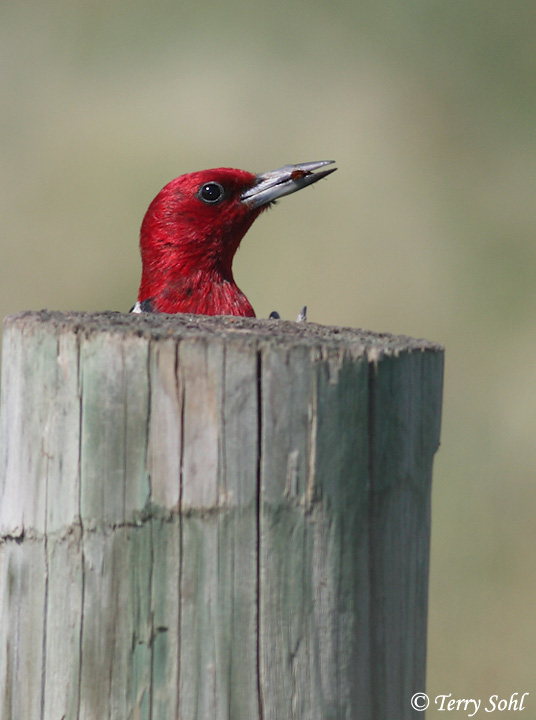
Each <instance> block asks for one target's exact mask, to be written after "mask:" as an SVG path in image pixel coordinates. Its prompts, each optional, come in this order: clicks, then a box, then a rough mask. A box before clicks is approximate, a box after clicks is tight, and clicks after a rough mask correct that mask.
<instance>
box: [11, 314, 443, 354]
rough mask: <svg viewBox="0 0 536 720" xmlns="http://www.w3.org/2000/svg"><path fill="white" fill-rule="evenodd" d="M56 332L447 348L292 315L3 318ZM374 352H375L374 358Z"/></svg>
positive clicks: (369, 350)
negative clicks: (285, 317) (274, 317)
mask: <svg viewBox="0 0 536 720" xmlns="http://www.w3.org/2000/svg"><path fill="white" fill-rule="evenodd" d="M43 326H47V328H48V329H49V330H50V332H52V333H54V334H62V333H65V332H67V333H75V334H79V335H81V336H84V337H89V336H92V335H95V334H98V333H111V334H117V335H124V336H128V335H131V336H132V335H133V336H136V337H144V338H147V339H151V340H163V339H175V340H185V339H194V338H202V337H203V338H206V339H209V338H214V337H220V338H221V339H225V340H226V341H232V340H233V339H234V338H237V337H238V336H240V337H241V338H242V340H248V339H250V340H251V341H253V342H258V341H261V342H262V341H265V342H268V343H273V342H274V341H276V342H277V343H278V344H281V345H286V346H288V347H291V346H294V347H295V346H305V347H322V348H333V349H342V348H348V349H351V350H352V351H353V353H355V354H367V355H368V356H369V359H375V358H379V357H381V356H388V355H397V354H398V353H400V352H409V351H419V350H420V351H422V352H424V351H432V352H442V351H443V348H442V346H441V345H439V344H437V343H434V342H430V341H429V340H424V339H416V338H412V337H409V336H406V335H392V334H390V333H383V332H380V333H378V332H372V331H370V330H363V329H358V328H349V327H337V326H331V325H319V324H317V323H312V322H303V323H296V322H290V321H287V320H268V319H261V318H246V317H233V316H229V315H226V316H219V317H211V316H206V315H192V314H175V315H167V314H163V313H154V314H151V313H143V314H131V313H120V312H95V313H86V312H59V311H49V310H40V311H25V312H21V313H17V314H15V315H9V316H7V317H6V318H5V319H4V330H6V329H8V328H15V327H17V328H18V329H19V330H21V331H24V332H30V333H31V331H32V328H34V329H35V330H37V329H38V328H40V329H41V330H43V329H44V327H43ZM371 356H373V357H371Z"/></svg>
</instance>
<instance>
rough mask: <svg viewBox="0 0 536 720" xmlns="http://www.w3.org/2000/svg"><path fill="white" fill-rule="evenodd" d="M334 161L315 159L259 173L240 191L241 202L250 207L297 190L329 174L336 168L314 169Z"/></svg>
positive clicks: (266, 203) (261, 204)
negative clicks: (248, 186) (248, 185)
mask: <svg viewBox="0 0 536 720" xmlns="http://www.w3.org/2000/svg"><path fill="white" fill-rule="evenodd" d="M334 162H335V161H334V160H316V161H314V162H307V163H297V164H296V165H285V166H284V167H282V168H279V169H278V170H270V171H269V172H266V173H261V174H259V175H257V176H256V178H255V183H254V185H253V186H252V187H250V188H248V189H247V190H246V191H245V192H244V193H242V197H241V199H242V202H244V203H245V204H246V205H249V206H250V207H251V208H257V207H261V206H263V205H268V204H269V203H272V202H274V201H275V200H277V199H278V198H281V197H284V196H285V195H290V194H291V193H294V192H297V191H298V190H301V189H302V188H304V187H307V186H308V185H312V184H313V183H315V182H317V181H318V180H321V179H322V178H324V177H326V176H327V175H331V173H332V172H335V170H336V169H337V168H330V169H329V170H322V171H321V172H316V173H315V172H314V171H315V170H318V169H319V168H322V167H325V166H326V165H332V164H333V163H334Z"/></svg>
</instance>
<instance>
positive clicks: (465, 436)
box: [0, 0, 536, 718]
mask: <svg viewBox="0 0 536 720" xmlns="http://www.w3.org/2000/svg"><path fill="white" fill-rule="evenodd" d="M535 35H536V4H535V3H534V2H512V3H508V2H505V0H500V1H498V0H486V1H485V2H482V1H477V0H448V1H446V0H443V1H442V2H441V1H440V0H409V1H408V2H400V1H399V0H386V1H382V0H381V1H380V2H376V3H367V2H363V1H362V0H357V1H356V0H353V2H349V1H347V2H328V1H327V0H309V1H308V2H303V0H301V1H297V2H288V0H287V1H285V2H283V1H282V0H274V1H272V2H271V3H257V2H253V1H252V2H249V3H241V2H237V1H236V0H228V1H227V2H224V3H218V2H215V0H205V2H203V3H180V2H169V1H168V2H166V1H165V0H154V1H153V2H151V3H149V2H140V0H130V1H129V2H125V1H124V0H120V1H117V2H115V3H109V2H102V1H98V0H85V1H84V2H81V1H80V0H78V1H77V2H76V1H75V2H66V1H65V0H52V1H51V2H47V3H40V2H37V0H28V1H24V0H23V1H22V2H20V3H7V2H3V3H2V5H1V8H0V53H1V55H2V62H1V70H0V72H1V97H2V102H1V110H0V122H1V137H2V140H1V145H2V153H1V159H0V163H1V173H0V178H1V180H0V181H1V183H2V185H1V192H0V197H1V202H2V215H1V216H2V235H1V239H0V242H1V282H0V314H1V315H2V316H4V315H6V314H7V313H11V312H16V311H19V310H23V309H40V308H44V307H46V308H49V309H61V310H74V309H76V310H104V309H115V310H123V311H127V310H128V309H129V308H130V306H131V305H132V304H133V302H134V300H135V299H136V292H137V287H138V283H139V276H140V263H139V257H138V230H139V226H140V223H141V220H142V216H143V214H144V212H145V209H146V207H147V205H148V204H149V202H150V201H151V199H152V198H153V197H154V195H155V194H156V193H157V191H158V190H159V189H160V188H161V187H162V186H163V185H164V184H165V183H167V182H168V181H169V180H171V179H172V178H173V177H176V176H177V175H180V174H183V173H185V172H191V171H193V170H199V169H203V168H210V167H218V166H230V167H239V168H243V169H247V170H251V171H263V170H271V169H274V168H277V167H279V166H281V165H284V164H287V163H291V162H303V161H309V160H319V159H320V160H321V159H335V160H336V161H337V163H338V167H339V170H338V172H337V173H336V174H335V175H333V176H332V177H330V178H329V179H328V180H326V181H323V182H321V183H319V184H318V185H316V186H314V187H313V188H311V189H310V190H305V191H303V192H301V193H299V194H297V195H294V196H292V197H291V198H285V199H283V200H282V201H281V202H280V203H279V204H278V206H277V208H276V209H275V210H272V211H271V212H269V213H267V214H265V215H263V216H262V217H261V218H260V219H259V220H258V221H257V223H256V224H255V225H254V226H253V228H252V230H251V231H250V232H249V234H248V236H247V238H246V240H245V242H244V243H243V246H242V248H241V249H240V251H239V253H238V255H237V258H236V262H235V275H236V279H237V281H238V284H239V285H240V287H241V288H242V289H243V290H244V291H245V292H246V294H247V295H248V297H249V299H250V300H251V302H252V304H253V306H254V307H255V308H256V311H257V314H258V315H259V316H267V315H268V313H269V312H270V311H271V310H272V309H274V308H277V309H278V310H279V312H280V313H281V315H282V316H283V317H287V318H291V319H292V318H294V317H295V315H296V313H297V311H298V310H299V308H300V307H301V306H302V305H303V304H305V303H306V304H307V305H308V307H309V318H310V320H312V321H316V322H320V323H326V324H335V325H351V326H354V327H366V328H369V329H373V330H378V331H390V332H393V333H406V334H410V335H414V336H424V337H427V338H429V339H431V340H436V341H438V342H441V343H443V344H444V345H445V346H446V378H445V397H444V414H443V432H442V446H441V449H440V451H439V453H438V455H437V458H436V466H435V476H434V495H433V538H432V569H431V588H430V617H429V656H428V689H429V692H430V694H431V695H435V694H439V693H449V692H451V693H453V697H466V698H467V697H472V698H478V697H481V698H487V697H489V695H491V694H499V696H508V697H509V696H510V694H511V693H512V692H520V693H523V692H531V693H532V695H531V696H530V697H529V698H528V700H527V710H526V711H525V714H524V717H525V718H530V717H531V718H536V681H535V676H536V672H535V671H536V617H535V612H534V598H535V595H536V542H535V539H536V537H535V536H536V532H535V521H534V514H535V513H534V510H535V504H536V486H535V479H536V478H535V475H536V472H535V471H536V450H535V439H534V436H535V432H536V402H535V385H536V332H535V329H534V315H535V309H536V290H535V288H536V282H535V281H536V245H535V242H534V240H535V238H534V236H535V230H536V204H535V202H534V193H535V190H536V143H535V117H536V115H535V111H536V107H535V104H536V50H535V48H536V43H535ZM358 672H359V668H356V673H358ZM429 714H430V715H434V712H433V711H431V712H429ZM510 714H511V713H508V712H506V713H502V714H501V716H509V715H510Z"/></svg>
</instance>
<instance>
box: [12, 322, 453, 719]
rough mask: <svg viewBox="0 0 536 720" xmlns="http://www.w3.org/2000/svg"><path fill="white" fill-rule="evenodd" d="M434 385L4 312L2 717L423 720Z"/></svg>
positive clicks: (421, 350)
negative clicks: (419, 701)
mask: <svg viewBox="0 0 536 720" xmlns="http://www.w3.org/2000/svg"><path fill="white" fill-rule="evenodd" d="M442 371H443V352H442V349H441V348H440V347H438V346H437V345H433V344H431V343H429V342H427V341H424V340H413V339H411V338H407V337H394V336H389V335H378V334H374V333H368V332H364V331H358V330H350V329H343V328H330V327H322V326H319V325H314V324H295V323H287V322H282V321H267V320H251V319H245V318H206V317H200V316H197V317H196V316H189V315H188V316H186V315H182V316H180V315H178V316H158V315H154V316H151V315H147V316H145V315H141V316H140V315H138V316H129V315H122V314H117V313H104V314H94V315H88V314H82V313H75V314H61V313H48V312H41V313H23V314H20V315H15V316H12V317H9V318H7V320H6V322H5V329H4V341H3V374H2V398H1V413H2V415H1V430H0V432H1V435H0V439H1V455H0V472H1V475H0V717H2V718H5V719H6V720H22V719H24V720H34V719H35V720H61V719H62V718H65V719H67V720H74V719H76V720H82V719H83V720H102V719H104V718H112V719H117V720H126V719H127V718H133V719H134V718H136V719H142V718H144V719H147V720H149V719H152V720H174V719H176V720H179V719H180V720H190V719H191V720H194V719H198V720H199V719H203V720H205V719H206V720H242V719H243V720H291V719H296V720H298V719H299V720H343V719H344V720H347V719H351V720H354V719H355V720H372V719H373V720H384V719H385V720H388V719H389V720H392V719H393V718H397V720H404V719H405V718H413V717H422V714H416V713H414V711H413V710H412V709H411V706H410V699H411V696H412V695H413V693H415V692H423V691H424V683H425V653H426V611H427V583H428V556H429V534H430V485H431V476H432V461H433V456H434V453H435V451H436V449H437V447H438V441H439V426H440V407H441V385H442Z"/></svg>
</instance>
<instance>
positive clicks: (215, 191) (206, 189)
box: [197, 182, 224, 205]
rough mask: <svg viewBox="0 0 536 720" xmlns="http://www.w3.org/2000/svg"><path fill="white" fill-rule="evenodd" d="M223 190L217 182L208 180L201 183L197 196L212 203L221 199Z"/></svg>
mask: <svg viewBox="0 0 536 720" xmlns="http://www.w3.org/2000/svg"><path fill="white" fill-rule="evenodd" d="M223 195H224V190H223V186H222V185H220V183H218V182H208V183H205V184H204V185H201V187H200V188H199V192H198V193H197V197H198V198H199V199H200V200H202V201H203V202H205V203H209V204H210V205H214V204H215V203H218V202H220V200H223Z"/></svg>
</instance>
